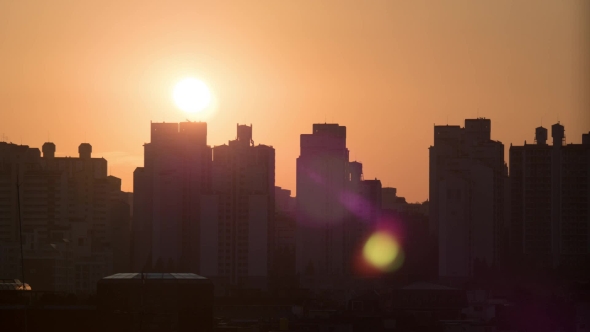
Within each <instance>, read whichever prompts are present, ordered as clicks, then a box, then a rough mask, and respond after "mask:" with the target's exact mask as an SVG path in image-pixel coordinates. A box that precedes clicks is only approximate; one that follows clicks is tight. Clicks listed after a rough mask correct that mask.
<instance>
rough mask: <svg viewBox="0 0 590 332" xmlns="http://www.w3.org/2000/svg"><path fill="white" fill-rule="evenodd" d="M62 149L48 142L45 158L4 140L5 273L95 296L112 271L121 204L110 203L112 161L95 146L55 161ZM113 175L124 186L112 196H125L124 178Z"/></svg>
mask: <svg viewBox="0 0 590 332" xmlns="http://www.w3.org/2000/svg"><path fill="white" fill-rule="evenodd" d="M55 150H56V147H55V144H53V143H50V142H48V143H45V144H44V145H43V148H42V151H43V155H42V156H41V153H40V151H39V149H36V148H29V147H28V146H22V145H15V144H7V143H0V179H1V180H0V188H1V189H0V195H1V196H2V197H1V198H2V199H0V201H1V202H2V203H0V236H1V239H0V243H1V245H0V247H2V248H3V249H2V250H3V251H4V252H6V253H7V255H3V256H4V257H3V259H2V260H0V274H2V275H6V276H8V277H20V278H21V279H23V277H22V276H21V275H22V273H23V272H24V273H25V277H26V278H27V279H26V280H27V282H28V283H30V284H31V285H32V286H33V287H35V289H37V290H47V291H62V292H75V293H78V294H84V293H86V294H90V293H94V292H95V290H96V282H97V281H98V280H99V279H100V278H102V277H104V276H105V275H108V274H110V273H112V271H113V250H114V249H113V242H114V239H113V234H114V233H113V226H114V223H115V222H114V221H113V220H112V219H111V217H112V213H111V212H112V207H113V204H111V201H116V199H114V200H109V198H108V194H109V190H108V179H109V177H107V161H106V160H105V159H104V158H92V146H91V145H90V144H88V143H82V144H81V145H80V147H79V154H80V155H79V157H77V158H76V157H73V158H72V157H56V156H55ZM111 178H112V179H113V180H114V181H115V182H118V183H119V186H118V187H115V188H113V189H112V190H111V193H112V194H113V195H119V196H121V195H123V193H122V192H121V191H120V180H119V179H117V178H115V177H111ZM19 202H20V205H19ZM19 217H20V218H19ZM119 217H120V218H119V220H118V222H117V223H116V224H117V226H120V227H122V228H125V227H129V222H130V219H129V215H128V214H127V215H125V212H124V211H123V213H122V214H119ZM19 220H20V223H19ZM115 234H117V233H115ZM127 243H129V241H128V240H127ZM21 248H22V252H23V254H24V255H23V256H24V257H21V254H20V253H21ZM21 258H22V259H21ZM21 263H24V267H23V266H22V264H21ZM125 263H127V266H128V265H129V264H128V262H123V263H122V264H125Z"/></svg>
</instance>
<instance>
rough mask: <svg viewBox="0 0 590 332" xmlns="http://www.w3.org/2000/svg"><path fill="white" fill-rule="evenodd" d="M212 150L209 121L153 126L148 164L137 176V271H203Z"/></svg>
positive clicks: (147, 150)
mask: <svg viewBox="0 0 590 332" xmlns="http://www.w3.org/2000/svg"><path fill="white" fill-rule="evenodd" d="M211 151H212V150H211V147H209V146H208V145H207V124H206V123H204V122H181V123H152V124H151V141H150V143H146V144H145V145H144V166H143V167H138V168H137V169H136V170H135V172H134V173H133V191H134V195H133V209H134V211H133V229H132V237H133V248H132V254H131V255H132V262H133V266H132V268H133V270H134V271H145V272H148V271H155V272H164V271H165V272H176V271H183V272H198V270H199V259H200V251H199V250H200V246H199V239H200V235H199V234H200V229H199V227H200V216H201V211H200V209H201V204H200V200H201V195H203V194H205V193H208V192H209V191H210V190H211V178H210V174H211V173H210V172H211Z"/></svg>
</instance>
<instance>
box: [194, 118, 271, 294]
mask: <svg viewBox="0 0 590 332" xmlns="http://www.w3.org/2000/svg"><path fill="white" fill-rule="evenodd" d="M211 173H212V186H211V192H210V193H209V194H207V195H204V196H203V201H202V204H201V208H202V214H201V218H202V229H203V232H202V235H201V238H200V244H201V247H202V250H201V252H202V256H201V262H202V265H201V271H200V273H201V274H203V275H205V276H207V277H210V278H212V279H213V280H215V281H216V282H217V283H218V284H221V285H225V286H226V287H229V288H232V287H240V288H258V289H264V288H266V287H267V285H268V274H269V266H270V262H271V261H272V250H271V249H272V248H273V245H274V243H273V241H274V236H273V234H274V219H275V218H274V217H275V185H274V184H275V150H274V148H272V147H271V146H266V145H254V141H253V140H252V126H246V125H237V137H236V139H235V140H232V141H229V144H227V145H221V146H216V147H214V148H213V161H212V168H211Z"/></svg>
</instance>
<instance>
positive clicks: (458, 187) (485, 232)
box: [429, 118, 507, 278]
mask: <svg viewBox="0 0 590 332" xmlns="http://www.w3.org/2000/svg"><path fill="white" fill-rule="evenodd" d="M429 182H430V197H429V201H430V211H429V217H430V227H429V228H430V231H431V232H433V233H435V234H437V238H438V249H439V255H438V260H439V261H438V266H439V276H441V277H451V278H467V277H471V276H473V275H474V273H475V272H476V271H478V270H482V269H485V268H490V267H492V266H498V265H499V264H501V260H502V257H503V252H502V248H503V241H505V238H506V234H507V229H506V225H505V223H504V219H505V214H506V208H505V201H504V196H505V186H506V185H507V170H506V166H505V163H504V145H503V144H502V143H501V142H497V141H493V140H491V121H490V120H489V119H482V118H478V119H467V120H465V127H464V128H461V127H459V126H448V125H447V126H434V145H433V146H431V147H430V179H429Z"/></svg>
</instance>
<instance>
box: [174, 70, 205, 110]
mask: <svg viewBox="0 0 590 332" xmlns="http://www.w3.org/2000/svg"><path fill="white" fill-rule="evenodd" d="M173 98H174V102H175V103H176V106H178V108H180V109H181V110H183V111H185V112H187V113H198V112H201V111H202V110H204V109H206V108H207V107H208V106H209V105H210V104H211V91H209V88H208V87H207V85H206V84H205V83H203V82H202V81H199V80H198V79H196V78H187V79H184V80H182V81H180V82H179V83H178V84H176V86H175V87H174V93H173Z"/></svg>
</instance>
